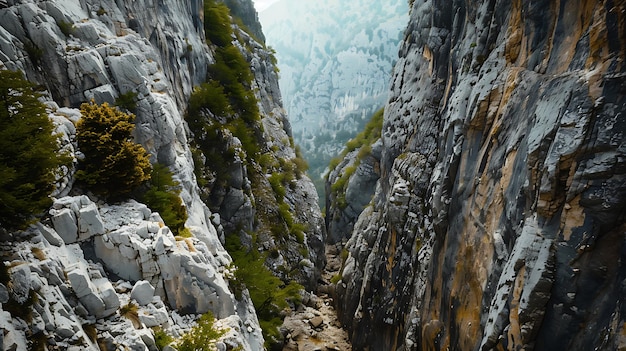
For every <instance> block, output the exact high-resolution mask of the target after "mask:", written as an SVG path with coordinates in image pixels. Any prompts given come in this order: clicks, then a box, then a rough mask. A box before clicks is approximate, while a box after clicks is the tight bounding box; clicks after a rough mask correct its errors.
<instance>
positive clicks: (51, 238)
mask: <svg viewBox="0 0 626 351" xmlns="http://www.w3.org/2000/svg"><path fill="white" fill-rule="evenodd" d="M37 228H38V229H39V232H40V233H41V234H42V235H43V237H44V238H45V239H46V241H48V243H50V245H54V246H59V247H60V246H62V245H63V244H64V242H63V238H61V237H60V236H59V234H58V233H57V232H56V231H55V230H54V229H52V228H49V227H47V226H45V225H43V224H41V223H39V222H38V223H37Z"/></svg>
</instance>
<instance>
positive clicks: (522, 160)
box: [336, 0, 626, 350]
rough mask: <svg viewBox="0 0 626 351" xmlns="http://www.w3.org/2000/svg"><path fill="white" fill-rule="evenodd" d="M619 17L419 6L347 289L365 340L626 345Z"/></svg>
mask: <svg viewBox="0 0 626 351" xmlns="http://www.w3.org/2000/svg"><path fill="white" fill-rule="evenodd" d="M625 13H626V3H625V2H624V1H595V2H578V1H560V2H551V1H533V2H526V1H521V0H514V1H497V0H495V1H479V2H466V1H457V0H455V1H452V2H440V1H429V0H423V1H420V0H416V1H413V2H412V9H411V20H410V22H409V25H408V28H407V29H406V31H405V39H404V42H403V44H402V47H401V49H400V57H399V60H398V62H397V64H396V66H395V70H394V75H393V80H392V84H391V85H392V86H391V92H390V98H389V102H388V104H387V106H386V108H385V122H384V126H383V130H382V134H383V138H382V142H383V148H382V158H381V179H380V181H379V185H378V188H377V191H376V193H375V194H374V196H373V198H372V206H370V207H366V208H365V210H364V211H363V213H361V215H360V217H359V219H358V221H357V222H356V224H355V226H354V230H353V232H352V234H351V238H350V240H349V241H348V243H347V246H346V249H347V251H348V252H349V255H348V257H347V259H346V260H345V262H344V268H343V271H342V280H341V281H340V282H339V283H338V284H337V286H336V289H337V299H338V302H337V306H338V307H339V308H340V314H341V316H340V318H341V319H342V322H343V323H344V325H346V326H348V327H349V329H350V331H351V338H352V341H353V346H354V349H356V350H363V349H375V350H440V349H444V350H445V349H454V350H491V349H499V350H501V349H507V350H513V349H520V348H523V349H536V350H553V349H568V350H590V349H602V350H616V349H622V348H624V347H625V345H626V334H625V333H624V330H625V329H624V325H625V324H624V322H625V321H626V315H625V314H624V305H623V297H624V296H626V291H625V290H624V287H625V286H626V285H625V284H624V283H625V282H626V281H625V278H626V268H625V267H624V259H625V258H626V245H624V239H625V233H626V223H625V217H624V213H625V212H624V208H626V186H625V184H626V183H625V179H626V167H625V166H626V164H625V160H626V158H625V154H626V138H625V137H624V135H625V133H624V132H625V131H626V118H624V114H623V111H624V110H625V108H626V98H625V94H624V91H625V90H624V89H625V88H624V87H625V82H626V67H625V65H624V58H625V56H626V27H625V25H624V23H626V21H624V16H625Z"/></svg>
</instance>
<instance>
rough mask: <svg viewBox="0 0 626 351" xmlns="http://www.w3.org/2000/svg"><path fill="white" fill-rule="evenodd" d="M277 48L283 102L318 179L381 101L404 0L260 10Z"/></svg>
mask: <svg viewBox="0 0 626 351" xmlns="http://www.w3.org/2000/svg"><path fill="white" fill-rule="evenodd" d="M259 18H260V20H261V23H262V25H263V30H264V32H265V35H266V38H267V43H268V45H270V46H271V47H273V48H274V49H275V50H276V57H277V58H278V66H279V68H280V85H281V90H282V93H283V98H284V106H285V108H286V109H287V112H288V114H289V116H290V119H291V121H292V127H293V132H294V137H295V139H296V142H297V143H298V144H299V145H301V146H302V148H303V151H304V153H305V156H306V158H307V160H309V163H310V166H311V169H310V173H311V176H312V178H314V179H315V178H318V179H319V176H320V174H321V173H322V172H323V170H324V169H325V168H326V165H327V164H328V161H329V160H330V158H331V157H332V156H334V155H336V154H338V153H339V151H340V150H341V148H342V147H343V144H344V143H345V142H346V141H347V140H348V139H349V138H350V137H352V136H354V135H355V134H356V132H357V131H358V130H360V129H361V127H362V126H363V124H364V122H365V120H366V119H367V118H369V116H370V115H371V114H372V113H374V112H375V111H376V110H378V109H379V108H380V107H381V106H382V105H384V103H385V102H386V100H387V90H388V85H389V79H390V76H391V69H392V67H393V63H394V62H395V60H396V58H397V56H398V55H397V52H398V45H399V42H400V38H401V34H402V31H403V29H404V28H405V26H406V23H407V20H408V8H407V2H406V0H392V1H387V2H381V1H374V0H358V1H347V0H322V1H316V0H304V1H292V0H282V1H279V2H277V3H276V4H274V5H272V6H270V7H269V8H268V9H266V10H265V11H263V12H261V13H260V14H259Z"/></svg>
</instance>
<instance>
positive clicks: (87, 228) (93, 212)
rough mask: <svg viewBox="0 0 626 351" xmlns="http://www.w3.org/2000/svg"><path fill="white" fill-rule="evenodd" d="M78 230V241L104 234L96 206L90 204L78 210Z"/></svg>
mask: <svg viewBox="0 0 626 351" xmlns="http://www.w3.org/2000/svg"><path fill="white" fill-rule="evenodd" d="M78 229H79V233H80V235H79V238H80V240H81V241H82V240H86V239H89V238H91V237H92V236H94V235H97V234H104V224H103V223H102V217H100V213H99V212H98V206H96V204H95V203H93V202H91V203H89V204H88V205H86V206H83V207H82V208H81V209H80V210H79V216H78Z"/></svg>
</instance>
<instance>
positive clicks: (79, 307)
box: [0, 0, 324, 350]
mask: <svg viewBox="0 0 626 351" xmlns="http://www.w3.org/2000/svg"><path fill="white" fill-rule="evenodd" d="M228 3H229V4H230V5H231V6H232V7H233V8H236V11H233V13H234V14H235V15H237V16H239V17H238V18H239V19H240V20H241V21H239V20H237V19H235V22H238V23H240V25H241V24H243V27H246V29H247V28H250V31H251V32H252V33H253V34H254V36H255V37H257V38H260V39H259V40H263V38H262V33H260V26H259V25H258V22H257V21H256V13H255V12H254V9H253V7H252V4H251V2H250V1H247V0H238V1H234V0H233V1H228ZM203 21H204V13H203V2H202V1H183V2H180V1H151V0H146V1H90V0H74V1H37V2H32V1H8V2H2V4H1V6H0V23H1V25H0V61H1V63H0V68H2V69H10V70H19V71H22V72H24V75H25V77H26V78H27V79H29V80H31V81H33V82H35V83H37V84H40V86H41V87H42V88H43V89H44V90H45V93H44V100H45V103H46V105H47V107H48V113H49V115H50V118H51V119H52V120H53V121H54V122H55V124H56V125H57V132H58V133H60V135H62V141H63V143H64V145H65V146H64V147H65V148H66V149H67V150H68V151H69V152H70V153H71V155H72V156H74V157H75V158H76V159H80V157H81V153H80V145H77V144H76V141H75V140H76V139H75V133H76V129H75V123H76V122H77V121H78V120H79V119H80V118H81V113H80V111H79V110H78V109H77V107H78V106H79V105H80V104H81V103H82V102H86V101H90V100H93V101H95V102H96V103H103V102H109V103H112V104H114V103H115V101H116V98H118V97H120V96H128V93H132V95H134V96H135V98H134V103H135V104H136V106H135V107H134V110H135V111H134V112H135V114H136V116H137V118H136V121H135V124H136V129H135V140H136V141H137V142H139V143H141V144H142V145H143V146H144V147H145V149H146V150H147V151H148V152H149V154H150V157H151V162H153V163H156V162H158V163H160V164H163V165H165V166H167V167H168V168H169V169H171V170H172V171H173V173H174V175H175V179H176V180H177V181H178V182H179V183H180V186H181V190H182V191H181V198H182V200H183V202H184V204H185V207H186V209H187V212H188V220H187V223H186V227H187V229H189V231H190V232H191V233H192V237H190V238H186V239H183V238H181V237H176V238H175V237H174V235H173V234H172V232H171V231H170V230H169V229H168V228H167V227H166V226H164V225H163V219H162V218H161V217H160V215H159V214H158V213H156V212H154V211H152V210H151V209H149V208H147V207H146V205H144V204H141V203H138V202H136V201H134V200H127V201H122V202H120V203H116V204H110V203H107V202H105V201H103V200H102V199H99V198H97V197H95V196H94V195H92V194H90V193H88V192H86V191H84V189H81V188H80V187H76V186H74V184H75V183H74V178H73V176H72V172H69V173H67V174H66V176H65V177H64V178H63V179H60V180H59V187H58V189H57V192H56V193H55V194H53V196H54V197H55V199H56V200H55V203H54V206H53V208H52V209H51V210H50V213H49V215H48V216H45V217H44V218H43V219H42V221H41V222H40V223H38V224H36V225H35V226H33V227H30V228H29V229H27V230H26V231H24V232H6V231H4V230H3V231H2V250H1V252H0V253H1V254H2V259H1V261H2V262H3V269H4V268H6V273H5V272H4V271H3V272H2V284H0V303H2V304H3V305H2V306H3V308H2V309H1V310H0V321H1V323H0V331H1V332H0V346H1V347H0V349H6V350H8V349H18V350H25V349H27V348H34V347H40V346H43V345H44V344H47V345H48V348H58V349H76V350H85V349H96V350H97V349H102V350H104V349H107V350H112V349H116V348H119V347H121V345H124V346H126V347H130V348H132V349H137V350H144V349H149V350H154V349H155V347H156V346H155V340H154V336H153V334H154V333H153V332H152V331H151V330H150V329H147V328H146V327H154V326H157V327H162V328H163V329H164V330H166V331H167V332H168V333H170V334H171V335H173V336H179V335H181V334H182V333H183V332H185V331H187V330H189V328H190V327H191V326H192V325H193V323H194V322H193V320H194V318H195V315H196V314H198V313H204V312H207V311H210V312H212V313H213V315H214V316H215V317H216V318H217V322H216V323H217V326H218V327H220V328H224V329H225V330H227V333H226V335H225V336H223V337H222V341H221V343H219V344H218V345H217V347H218V348H223V349H227V348H228V349H231V348H236V347H242V348H243V349H246V350H260V349H262V348H263V341H264V340H263V335H262V334H261V328H260V325H259V322H258V320H257V316H256V315H255V310H254V307H253V305H252V302H251V299H250V297H249V296H248V294H247V292H246V291H240V288H239V287H237V288H236V287H234V285H233V274H234V273H233V272H234V268H233V266H232V259H231V257H230V255H229V254H228V252H226V250H225V249H224V243H225V239H228V237H229V235H234V237H235V238H237V239H239V238H240V237H241V238H242V239H246V238H250V237H252V236H258V237H259V238H261V240H262V242H263V243H264V245H262V246H260V247H258V248H257V247H254V249H255V250H259V251H261V252H262V253H264V252H270V251H271V253H272V255H271V256H268V257H269V258H268V262H267V264H268V266H269V267H270V268H271V269H273V270H274V271H275V273H276V274H279V275H281V277H282V278H284V279H285V280H287V279H295V280H297V281H299V282H300V283H302V284H303V285H305V286H307V287H309V288H312V287H313V286H314V285H315V284H316V281H317V278H318V277H319V275H320V273H321V272H320V269H321V267H322V266H323V262H324V255H323V242H324V227H323V223H322V218H321V214H320V211H319V207H318V205H317V196H316V193H315V189H314V187H313V185H312V183H311V182H310V180H309V179H308V178H307V177H306V176H304V175H298V177H295V178H294V179H290V180H289V182H288V184H287V185H286V186H284V188H283V189H282V191H283V192H284V195H283V196H281V197H278V196H276V195H275V189H274V188H273V187H272V185H271V184H270V182H269V181H268V179H269V178H270V176H271V174H266V173H265V172H280V170H281V168H280V167H287V166H289V167H291V166H292V164H293V163H294V162H296V159H297V157H296V154H295V150H294V147H293V141H292V139H291V138H290V137H291V131H290V127H289V122H288V121H287V118H286V115H285V113H284V110H283V108H282V105H281V97H280V92H279V89H278V77H277V74H276V72H275V67H274V65H273V59H272V57H271V53H270V52H268V51H267V50H265V49H264V46H263V43H259V42H257V41H256V40H255V39H253V37H252V36H250V35H249V34H248V33H247V32H246V31H244V30H243V29H242V28H243V27H240V26H237V25H233V33H234V34H233V36H232V37H231V38H230V39H231V40H232V42H233V43H234V47H235V48H236V49H237V51H239V52H240V53H241V55H243V57H244V58H245V59H246V61H247V65H249V66H250V68H249V70H250V72H252V80H251V82H250V86H249V87H248V88H249V89H250V91H253V92H254V97H255V99H256V102H255V104H256V105H257V106H258V124H257V125H256V126H257V127H255V128H256V129H255V130H257V131H258V132H259V133H258V134H257V140H256V141H257V142H258V143H259V148H261V150H262V151H263V154H264V155H265V158H264V159H265V160H266V161H267V160H269V161H267V162H269V163H270V164H271V166H265V167H261V166H260V161H259V160H258V159H257V158H256V155H249V154H248V155H247V154H245V152H238V153H235V154H230V153H228V154H225V155H224V157H226V159H227V164H228V168H227V169H226V171H227V172H229V179H230V183H228V184H226V185H224V186H220V187H217V186H215V185H214V184H211V183H209V184H206V183H202V184H200V185H199V184H198V180H199V177H197V176H196V174H195V173H194V165H196V169H195V170H196V171H197V170H198V167H197V166H198V161H199V160H206V159H207V156H210V155H202V153H198V152H197V150H195V149H194V147H193V143H194V142H195V141H196V140H197V135H194V134H193V133H192V132H191V131H190V130H189V128H188V125H187V124H186V123H185V121H184V117H185V112H186V110H187V106H188V100H189V98H190V95H192V92H193V91H194V87H197V86H198V85H200V84H202V83H204V82H205V81H206V80H207V79H208V78H210V77H209V76H210V73H211V72H209V68H210V67H211V65H212V64H214V63H215V61H216V50H218V48H217V47H216V46H215V45H211V46H209V45H207V40H206V39H207V38H206V37H205V29H204V27H203V25H204V22H203ZM259 34H260V35H259ZM203 114H204V115H205V117H206V118H210V119H213V120H215V121H217V122H215V123H219V121H222V120H223V119H224V118H225V117H224V116H220V115H219V114H212V113H211V111H203ZM219 128H220V129H221V130H222V133H223V134H224V135H226V137H225V138H224V142H225V143H228V147H227V148H230V147H233V148H239V150H241V145H242V142H241V140H240V139H239V138H238V137H237V136H236V135H233V133H229V132H228V131H227V128H226V127H225V126H223V127H219ZM224 147H226V146H224ZM194 157H196V158H195V159H194ZM229 157H230V158H229ZM270 161H271V162H270ZM74 165H76V163H75V164H74ZM219 166H220V165H216V164H203V165H202V167H203V172H204V174H215V173H219V172H224V169H219ZM209 178H210V177H209ZM251 178H254V179H255V180H251ZM279 207H280V208H279ZM279 210H280V211H279ZM279 212H280V214H281V217H278V220H275V221H276V222H277V223H278V224H277V226H276V227H274V228H278V229H275V231H276V230H278V231H279V232H280V233H281V236H279V237H278V239H275V237H276V233H274V232H270V231H269V229H268V228H267V226H268V222H269V217H267V216H261V214H260V213H263V214H267V213H273V214H276V213H279ZM273 219H274V218H273ZM287 219H289V220H290V222H289V223H286V221H287ZM281 221H282V222H281ZM294 223H295V224H298V225H299V226H298V227H297V228H298V232H297V233H295V234H298V235H297V238H296V237H295V236H294V232H293V231H289V230H290V229H291V227H290V225H291V226H294V225H295V224H294ZM304 223H306V224H307V225H304ZM283 231H284V233H283ZM252 234H254V235H252ZM261 240H259V241H261ZM243 244H244V245H245V244H249V243H245V242H244V243H243ZM262 257H265V256H262ZM129 301H135V303H137V304H138V305H139V310H138V313H137V314H138V318H139V320H138V321H137V320H133V318H132V316H131V318H130V319H129V318H127V317H128V314H127V313H126V312H128V311H127V309H123V308H120V307H124V306H125V305H126V304H127V303H128V302H129ZM11 306H13V307H11ZM15 306H18V307H19V308H18V310H19V309H21V310H22V313H23V314H19V311H17V310H16V309H15V308H14V307H15ZM189 313H191V314H190V315H187V314H189ZM125 314H126V318H125V317H124V316H123V315H125ZM131 315H132V313H131Z"/></svg>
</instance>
